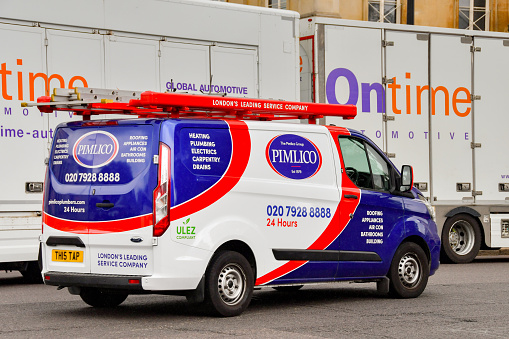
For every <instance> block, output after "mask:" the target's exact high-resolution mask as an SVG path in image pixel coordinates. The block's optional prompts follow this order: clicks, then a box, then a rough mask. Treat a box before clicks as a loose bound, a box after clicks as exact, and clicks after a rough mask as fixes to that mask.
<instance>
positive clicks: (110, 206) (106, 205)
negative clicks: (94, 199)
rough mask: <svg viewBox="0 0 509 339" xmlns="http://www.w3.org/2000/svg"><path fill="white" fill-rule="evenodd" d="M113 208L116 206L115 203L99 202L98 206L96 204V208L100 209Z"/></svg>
mask: <svg viewBox="0 0 509 339" xmlns="http://www.w3.org/2000/svg"><path fill="white" fill-rule="evenodd" d="M113 206H115V204H114V203H112V202H98V203H97V204H95V207H100V208H106V209H108V208H112V207H113Z"/></svg>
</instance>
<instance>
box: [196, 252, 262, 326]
mask: <svg viewBox="0 0 509 339" xmlns="http://www.w3.org/2000/svg"><path fill="white" fill-rule="evenodd" d="M205 279H206V281H205V298H206V301H207V304H208V306H209V309H210V311H211V312H212V313H213V314H215V315H219V316H223V317H232V316H236V315H239V314H241V313H242V312H244V310H245V309H246V308H247V306H248V305H249V303H250V302H251V296H252V295H253V285H254V277H253V270H252V268H251V265H249V262H248V261H247V260H246V258H244V256H243V255H241V254H240V253H238V252H234V251H220V252H218V253H216V254H215V255H214V257H213V258H212V260H211V262H210V264H209V267H208V268H207V273H206V275H205Z"/></svg>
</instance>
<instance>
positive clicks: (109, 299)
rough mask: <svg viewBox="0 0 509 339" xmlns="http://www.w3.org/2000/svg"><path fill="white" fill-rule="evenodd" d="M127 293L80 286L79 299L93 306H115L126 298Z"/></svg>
mask: <svg viewBox="0 0 509 339" xmlns="http://www.w3.org/2000/svg"><path fill="white" fill-rule="evenodd" d="M127 296H128V294H127V293H113V292H106V291H102V290H100V289H98V288H84V287H83V288H81V292H80V297H81V299H82V300H83V301H84V302H86V303H87V304H89V305H90V306H93V307H104V308H108V307H115V306H118V305H120V304H121V303H123V302H124V300H126V299H127Z"/></svg>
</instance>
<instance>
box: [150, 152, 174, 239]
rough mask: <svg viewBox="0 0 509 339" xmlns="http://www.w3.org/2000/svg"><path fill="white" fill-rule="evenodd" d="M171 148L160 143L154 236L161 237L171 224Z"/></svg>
mask: <svg viewBox="0 0 509 339" xmlns="http://www.w3.org/2000/svg"><path fill="white" fill-rule="evenodd" d="M170 156H171V153H170V148H169V147H168V146H166V145H165V144H163V143H160V144H159V175H158V184H157V187H156V189H155V190H154V237H160V236H161V235H163V234H164V232H166V230H167V229H168V227H169V226H170V195H169V194H170Z"/></svg>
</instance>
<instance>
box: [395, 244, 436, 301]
mask: <svg viewBox="0 0 509 339" xmlns="http://www.w3.org/2000/svg"><path fill="white" fill-rule="evenodd" d="M388 276H389V280H390V282H389V295H391V296H392V297H395V298H415V297H418V296H419V295H421V293H422V292H423V291H424V289H425V288H426V285H427V284H428V277H429V264H428V259H427V258H426V254H425V253H424V250H423V249H422V248H421V247H420V246H419V245H417V244H415V243H413V242H405V243H403V244H401V245H400V246H399V247H398V249H397V250H396V253H395V254H394V258H393V259H392V263H391V268H390V269H389V275H388Z"/></svg>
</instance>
